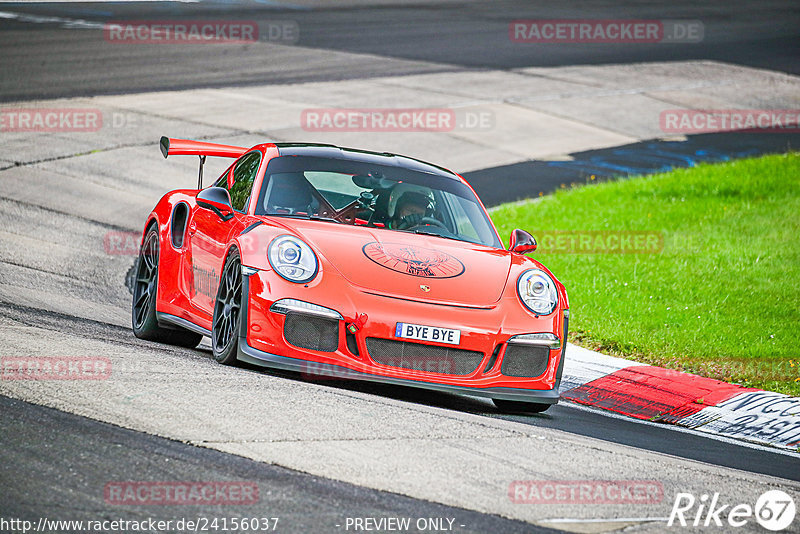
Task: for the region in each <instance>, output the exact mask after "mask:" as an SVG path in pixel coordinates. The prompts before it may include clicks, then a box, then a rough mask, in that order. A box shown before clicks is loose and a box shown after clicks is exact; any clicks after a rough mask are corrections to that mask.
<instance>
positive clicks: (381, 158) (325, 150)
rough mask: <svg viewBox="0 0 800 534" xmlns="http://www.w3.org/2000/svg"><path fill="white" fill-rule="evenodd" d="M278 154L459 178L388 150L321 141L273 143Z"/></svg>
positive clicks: (438, 167)
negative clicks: (336, 160)
mask: <svg viewBox="0 0 800 534" xmlns="http://www.w3.org/2000/svg"><path fill="white" fill-rule="evenodd" d="M275 146H276V147H277V148H278V154H279V155H280V156H310V157H317V158H331V159H345V160H349V161H358V162H362V163H373V164H378V165H386V166H391V167H401V168H404V169H410V170H414V171H418V172H424V173H428V174H435V175H437V176H442V177H445V178H450V179H452V180H458V181H461V178H460V177H459V176H458V175H457V174H455V173H454V172H452V171H451V170H449V169H445V168H444V167H440V166H438V165H434V164H433V163H428V162H426V161H422V160H419V159H415V158H410V157H408V156H401V155H399V154H392V153H390V152H371V151H369V150H360V149H356V148H345V147H338V146H336V145H326V144H321V143H275Z"/></svg>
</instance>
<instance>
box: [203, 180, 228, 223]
mask: <svg viewBox="0 0 800 534" xmlns="http://www.w3.org/2000/svg"><path fill="white" fill-rule="evenodd" d="M197 205H198V206H200V207H201V208H205V209H208V210H211V211H213V212H214V213H216V214H217V215H219V218H220V219H222V220H223V221H227V220H229V219H232V218H233V206H231V197H230V195H229V194H228V191H227V190H226V189H224V188H222V187H209V188H207V189H203V190H202V191H200V192H199V193H197Z"/></svg>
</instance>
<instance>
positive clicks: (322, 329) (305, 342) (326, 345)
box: [283, 312, 339, 352]
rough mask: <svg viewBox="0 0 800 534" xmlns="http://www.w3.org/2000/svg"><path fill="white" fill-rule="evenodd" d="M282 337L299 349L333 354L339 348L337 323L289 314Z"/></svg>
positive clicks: (335, 321)
mask: <svg viewBox="0 0 800 534" xmlns="http://www.w3.org/2000/svg"><path fill="white" fill-rule="evenodd" d="M283 337H285V338H286V341H287V342H289V343H290V344H292V345H294V346H295V347H300V348H301V349H310V350H319V351H322V352H334V351H335V350H336V349H338V348H339V321H337V320H335V319H328V318H326V317H318V316H314V315H306V314H303V313H295V312H289V313H287V314H286V322H285V323H284V325H283Z"/></svg>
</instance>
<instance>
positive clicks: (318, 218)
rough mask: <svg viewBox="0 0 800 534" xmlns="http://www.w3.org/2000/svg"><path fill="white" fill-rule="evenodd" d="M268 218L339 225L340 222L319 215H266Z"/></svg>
mask: <svg viewBox="0 0 800 534" xmlns="http://www.w3.org/2000/svg"><path fill="white" fill-rule="evenodd" d="M267 215H269V216H270V217H289V218H292V219H307V220H309V221H325V222H335V223H341V222H342V221H339V220H336V219H333V218H331V217H322V216H320V215H301V214H299V213H268V214H267Z"/></svg>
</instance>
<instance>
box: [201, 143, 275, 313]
mask: <svg viewBox="0 0 800 534" xmlns="http://www.w3.org/2000/svg"><path fill="white" fill-rule="evenodd" d="M261 156H262V155H261V152H260V151H257V150H255V151H252V152H248V153H247V154H245V155H244V156H242V157H241V158H239V159H238V160H237V162H236V163H235V164H234V165H232V167H231V168H230V169H228V171H226V172H225V174H223V175H222V176H220V178H219V180H217V182H216V183H215V184H214V186H216V187H222V188H224V189H226V190H227V191H228V194H229V195H230V198H231V205H232V207H233V209H234V216H233V218H231V219H229V220H227V221H225V220H223V219H222V218H221V217H220V216H219V215H217V214H216V213H215V212H214V211H212V210H209V209H205V208H201V207H199V206H197V205H195V207H194V210H193V213H192V220H191V222H190V223H189V242H190V247H191V264H192V265H191V268H192V281H193V284H192V285H193V288H192V294H191V296H190V301H191V302H192V305H193V306H194V307H195V308H196V309H197V310H198V311H199V312H200V314H201V316H202V317H203V319H206V320H208V321H209V324H210V321H211V316H212V314H213V312H214V301H215V299H216V296H217V289H218V287H219V277H220V274H221V271H222V267H223V262H224V261H225V253H226V251H227V248H228V243H229V242H230V240H231V238H232V237H233V236H234V235H236V234H238V232H240V231H241V230H242V226H243V224H242V217H243V215H244V213H245V211H246V208H247V203H248V199H249V197H250V192H251V190H252V187H253V182H254V180H255V177H256V175H257V174H258V168H259V165H260V163H261Z"/></svg>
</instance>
